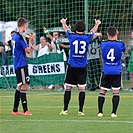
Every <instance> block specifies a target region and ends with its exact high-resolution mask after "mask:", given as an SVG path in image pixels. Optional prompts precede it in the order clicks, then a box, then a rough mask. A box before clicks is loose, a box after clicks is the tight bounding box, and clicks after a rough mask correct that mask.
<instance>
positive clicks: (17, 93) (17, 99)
mask: <svg viewBox="0 0 133 133" xmlns="http://www.w3.org/2000/svg"><path fill="white" fill-rule="evenodd" d="M15 74H16V78H17V88H16V91H15V94H14V105H13V111H12V115H17V114H22V113H20V112H19V111H18V107H19V102H20V87H21V84H20V83H21V78H20V76H19V75H20V71H19V70H15Z"/></svg>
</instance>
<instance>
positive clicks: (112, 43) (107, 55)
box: [98, 26, 126, 117]
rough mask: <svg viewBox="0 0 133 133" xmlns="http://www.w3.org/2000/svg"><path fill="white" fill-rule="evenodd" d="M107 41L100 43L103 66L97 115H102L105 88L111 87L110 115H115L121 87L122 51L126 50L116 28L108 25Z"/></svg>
mask: <svg viewBox="0 0 133 133" xmlns="http://www.w3.org/2000/svg"><path fill="white" fill-rule="evenodd" d="M107 36H108V41H103V42H102V43H101V51H102V58H103V68H102V76H101V81H100V82H101V83H100V88H101V89H100V93H99V96H98V109H99V111H98V116H99V117H101V116H103V104H104V101H105V94H106V92H107V90H109V89H112V93H113V97H112V104H113V106H112V113H111V117H117V115H116V111H117V107H118V105H119V99H120V96H119V89H120V87H121V72H122V62H121V58H122V52H124V51H125V50H126V47H125V44H124V43H123V42H122V41H118V40H117V36H118V30H117V29H116V28H115V27H113V26H110V27H108V29H107Z"/></svg>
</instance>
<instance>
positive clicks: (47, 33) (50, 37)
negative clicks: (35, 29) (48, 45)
mask: <svg viewBox="0 0 133 133" xmlns="http://www.w3.org/2000/svg"><path fill="white" fill-rule="evenodd" d="M43 31H44V33H45V34H46V36H47V37H48V38H49V39H50V40H51V41H54V39H53V37H52V36H51V34H49V32H48V30H47V29H46V27H43Z"/></svg>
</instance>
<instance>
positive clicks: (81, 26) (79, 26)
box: [75, 20, 85, 32]
mask: <svg viewBox="0 0 133 133" xmlns="http://www.w3.org/2000/svg"><path fill="white" fill-rule="evenodd" d="M75 31H78V32H84V31H85V23H84V22H83V21H82V20H78V21H76V23H75Z"/></svg>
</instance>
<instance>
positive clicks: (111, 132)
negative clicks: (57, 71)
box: [0, 90, 133, 133]
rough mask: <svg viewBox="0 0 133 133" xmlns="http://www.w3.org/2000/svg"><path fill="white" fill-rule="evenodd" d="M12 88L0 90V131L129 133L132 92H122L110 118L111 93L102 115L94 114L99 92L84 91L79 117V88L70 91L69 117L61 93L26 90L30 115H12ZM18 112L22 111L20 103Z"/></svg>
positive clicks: (132, 121) (132, 117)
mask: <svg viewBox="0 0 133 133" xmlns="http://www.w3.org/2000/svg"><path fill="white" fill-rule="evenodd" d="M14 91H15V90H0V133H132V132H133V92H130V91H121V92H120V96H121V97H120V104H119V107H118V111H117V115H118V117H117V118H111V117H110V114H111V109H112V93H111V92H107V94H106V97H105V98H106V99H105V104H104V116H103V117H102V118H98V117H97V96H98V94H99V91H96V92H90V91H86V100H85V106H84V111H85V114H86V115H85V116H78V91H77V90H73V91H72V97H71V102H70V105H69V110H68V113H69V115H68V116H62V115H59V113H60V112H61V110H62V109H63V94H64V92H58V91H57V90H55V91H47V90H44V91H43V90H28V91H27V99H28V107H29V110H30V111H31V113H32V114H33V115H32V116H12V115H11V112H12V106H13V98H14ZM19 111H22V106H21V103H20V107H19Z"/></svg>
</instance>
